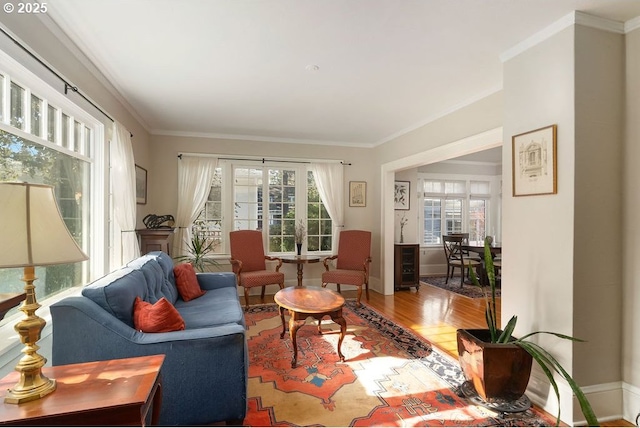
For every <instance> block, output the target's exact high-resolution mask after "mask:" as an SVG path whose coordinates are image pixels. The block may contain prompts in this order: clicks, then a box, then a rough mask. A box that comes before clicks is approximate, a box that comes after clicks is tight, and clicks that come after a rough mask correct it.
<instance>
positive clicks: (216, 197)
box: [192, 167, 225, 253]
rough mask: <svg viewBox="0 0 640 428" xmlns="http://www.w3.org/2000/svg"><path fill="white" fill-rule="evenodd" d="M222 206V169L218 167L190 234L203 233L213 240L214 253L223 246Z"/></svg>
mask: <svg viewBox="0 0 640 428" xmlns="http://www.w3.org/2000/svg"><path fill="white" fill-rule="evenodd" d="M222 206H223V205H222V168H220V167H218V168H216V170H215V172H214V175H213V181H212V183H211V190H210V191H209V196H208V197H207V201H206V202H205V203H204V208H203V209H202V211H201V212H200V215H199V216H198V218H197V219H196V221H195V222H194V223H193V228H192V232H194V233H203V234H204V235H205V236H206V237H208V238H210V239H212V240H213V243H214V250H213V251H214V252H216V253H219V252H221V250H222V249H223V245H224V236H225V235H224V234H223V221H224V217H223V211H222Z"/></svg>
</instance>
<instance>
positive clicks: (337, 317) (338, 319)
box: [331, 309, 347, 362]
mask: <svg viewBox="0 0 640 428" xmlns="http://www.w3.org/2000/svg"><path fill="white" fill-rule="evenodd" d="M331 319H332V320H333V322H335V323H336V324H338V325H340V338H339V339H338V357H340V361H342V362H344V360H345V358H344V355H342V351H341V348H342V341H343V340H344V335H345V333H346V332H347V322H346V321H345V319H344V318H343V317H342V309H339V310H337V311H335V312H332V313H331Z"/></svg>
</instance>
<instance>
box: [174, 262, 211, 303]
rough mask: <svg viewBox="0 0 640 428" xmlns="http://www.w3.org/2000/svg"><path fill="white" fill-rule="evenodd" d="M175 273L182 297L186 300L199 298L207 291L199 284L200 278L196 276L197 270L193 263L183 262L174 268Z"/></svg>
mask: <svg viewBox="0 0 640 428" xmlns="http://www.w3.org/2000/svg"><path fill="white" fill-rule="evenodd" d="M173 274H174V275H175V277H176V287H177V288H178V293H180V297H182V300H184V301H185V302H188V301H189V300H193V299H197V298H198V297H200V296H202V295H203V294H204V293H206V291H204V290H203V289H201V288H200V284H198V278H196V271H195V269H194V268H193V266H192V265H191V263H181V264H179V265H177V266H176V267H174V268H173Z"/></svg>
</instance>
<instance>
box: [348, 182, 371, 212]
mask: <svg viewBox="0 0 640 428" xmlns="http://www.w3.org/2000/svg"><path fill="white" fill-rule="evenodd" d="M349 206H350V207H366V206H367V182H366V181H350V182H349Z"/></svg>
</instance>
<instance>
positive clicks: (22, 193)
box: [0, 183, 88, 404]
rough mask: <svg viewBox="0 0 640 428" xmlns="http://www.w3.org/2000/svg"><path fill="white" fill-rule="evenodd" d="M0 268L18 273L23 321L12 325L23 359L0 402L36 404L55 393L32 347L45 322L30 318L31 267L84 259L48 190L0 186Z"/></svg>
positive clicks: (22, 185) (35, 305) (32, 306)
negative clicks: (22, 294)
mask: <svg viewBox="0 0 640 428" xmlns="http://www.w3.org/2000/svg"><path fill="white" fill-rule="evenodd" d="M0 236H1V237H2V245H0V268H16V267H23V268H24V276H23V278H22V281H24V283H25V285H24V291H25V294H26V297H25V300H24V302H23V303H22V306H20V310H21V311H22V312H24V313H25V315H26V317H25V318H24V319H22V320H21V321H19V322H18V323H17V324H16V325H15V330H16V331H17V332H18V334H19V335H20V340H21V342H22V343H23V344H24V345H25V347H24V348H23V349H22V352H23V353H24V354H25V355H24V356H23V357H22V358H21V359H20V361H19V362H18V364H17V365H16V367H15V369H16V371H17V372H18V373H20V380H19V381H18V383H17V384H16V385H15V386H14V387H13V388H11V389H9V390H8V392H7V394H6V396H5V400H4V401H5V403H10V404H20V403H25V402H27V401H32V400H38V399H40V398H42V397H44V396H45V395H47V394H50V393H51V392H53V391H54V390H55V389H56V382H55V380H53V379H48V378H47V377H46V376H44V375H43V374H42V371H41V369H42V367H43V366H44V365H45V363H46V362H47V360H46V358H44V357H42V356H41V355H39V354H38V352H37V351H38V349H40V347H39V346H38V345H37V344H36V342H37V341H38V340H40V334H41V332H42V329H43V328H44V326H45V324H46V322H45V320H43V319H42V318H40V317H39V316H37V315H36V314H35V312H36V310H37V309H38V308H39V307H40V305H39V304H38V302H37V300H36V293H35V286H34V285H33V282H34V281H35V280H36V277H35V274H34V272H35V266H51V265H61V264H67V263H75V262H79V261H83V260H87V258H88V257H87V255H86V254H85V253H84V252H83V251H82V250H81V249H80V247H79V246H78V244H77V243H76V241H75V240H74V239H73V237H72V236H71V234H70V233H69V230H68V229H67V227H66V225H65V224H64V220H63V219H62V216H61V214H60V210H59V209H58V205H57V204H56V199H55V197H54V194H53V187H52V186H47V185H41V184H30V183H0Z"/></svg>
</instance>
